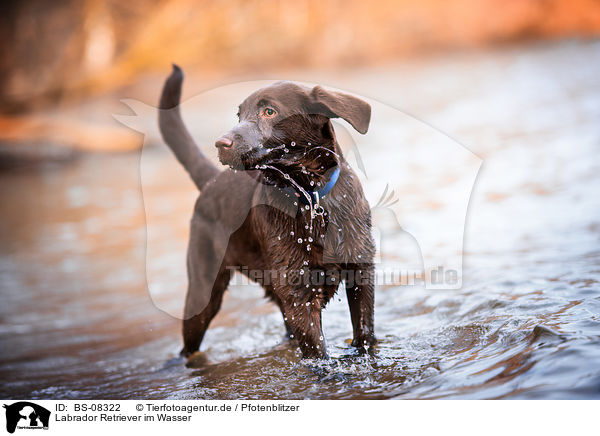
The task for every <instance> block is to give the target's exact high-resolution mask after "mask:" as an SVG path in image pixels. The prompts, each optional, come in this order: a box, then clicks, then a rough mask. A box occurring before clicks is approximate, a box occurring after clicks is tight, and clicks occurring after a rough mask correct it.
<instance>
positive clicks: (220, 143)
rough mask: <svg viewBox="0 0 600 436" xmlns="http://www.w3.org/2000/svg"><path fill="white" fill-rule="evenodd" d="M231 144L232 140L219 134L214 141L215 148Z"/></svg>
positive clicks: (227, 146) (226, 146) (228, 146)
mask: <svg viewBox="0 0 600 436" xmlns="http://www.w3.org/2000/svg"><path fill="white" fill-rule="evenodd" d="M232 145H233V141H232V140H231V139H229V138H226V137H225V136H221V137H220V138H219V139H217V142H215V147H217V148H231V146H232Z"/></svg>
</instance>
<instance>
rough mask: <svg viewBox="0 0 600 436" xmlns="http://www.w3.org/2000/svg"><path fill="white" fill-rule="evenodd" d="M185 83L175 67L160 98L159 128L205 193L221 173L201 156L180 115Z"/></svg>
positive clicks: (181, 74)
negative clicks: (205, 186)
mask: <svg viewBox="0 0 600 436" xmlns="http://www.w3.org/2000/svg"><path fill="white" fill-rule="evenodd" d="M182 83H183V71H181V68H179V67H178V66H177V65H175V64H173V71H172V72H171V75H170V76H169V77H168V79H167V80H166V82H165V85H164V87H163V90H162V95H161V97H160V105H159V111H158V126H159V128H160V133H161V135H162V137H163V140H164V141H165V142H166V143H167V145H168V146H169V148H170V149H171V150H173V153H174V154H175V157H177V160H178V161H179V162H180V163H181V165H183V167H184V168H185V169H186V171H187V172H188V173H189V175H190V177H191V178H192V180H193V181H194V183H195V184H196V186H197V187H198V189H202V188H203V187H204V185H206V183H207V182H208V181H209V180H211V179H212V178H214V177H215V176H216V175H217V174H218V173H219V170H218V169H217V167H216V166H215V165H213V164H212V163H211V162H210V161H209V160H208V159H207V158H206V156H204V154H202V152H201V151H200V149H199V148H198V146H197V145H196V143H195V142H194V140H193V139H192V137H191V135H190V133H189V132H188V130H187V128H186V127H185V124H184V123H183V119H182V118H181V113H180V111H179V100H180V99H181V84H182Z"/></svg>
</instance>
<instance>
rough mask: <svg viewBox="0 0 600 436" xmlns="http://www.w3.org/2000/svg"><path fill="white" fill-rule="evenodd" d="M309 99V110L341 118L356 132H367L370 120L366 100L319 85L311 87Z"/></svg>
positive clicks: (369, 106) (329, 116)
mask: <svg viewBox="0 0 600 436" xmlns="http://www.w3.org/2000/svg"><path fill="white" fill-rule="evenodd" d="M309 100H310V107H309V109H310V110H311V111H315V113H320V114H323V115H325V116H327V117H328V118H338V117H339V118H343V119H344V120H346V121H348V122H349V123H350V125H352V127H354V128H355V129H356V131H357V132H359V133H362V134H363V135H364V134H365V133H367V130H368V129H369V122H370V121H371V105H369V103H367V102H366V101H363V100H361V99H360V98H356V97H353V96H351V95H348V94H343V93H341V92H335V91H327V90H325V89H323V88H322V87H320V86H315V87H314V88H313V89H312V91H311V92H310V95H309Z"/></svg>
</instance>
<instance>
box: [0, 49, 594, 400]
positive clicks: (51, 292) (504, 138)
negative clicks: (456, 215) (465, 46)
mask: <svg viewBox="0 0 600 436" xmlns="http://www.w3.org/2000/svg"><path fill="white" fill-rule="evenodd" d="M592 60H596V62H593V61H592ZM598 60H600V44H598V43H594V42H592V43H590V42H588V43H583V42H570V43H560V44H553V45H542V46H530V47H522V48H511V49H503V50H497V51H495V52H488V53H479V54H478V53H471V54H465V55H458V56H453V57H447V58H440V59H433V60H426V61H418V62H417V61H415V62H412V63H407V64H404V65H399V66H397V67H386V68H380V69H369V70H363V71H357V72H355V73H352V74H350V73H347V74H346V75H344V76H343V77H331V76H327V75H326V74H325V73H323V74H322V75H321V76H319V77H320V78H322V81H323V82H324V83H331V84H335V86H337V87H339V88H346V89H351V90H355V91H356V92H359V91H358V90H359V89H362V90H368V92H370V95H369V96H370V97H372V98H375V99H377V98H379V99H380V100H382V101H385V102H387V103H388V104H395V105H396V107H399V108H401V109H404V110H406V111H408V112H410V113H412V114H414V115H416V116H417V117H418V118H421V119H423V120H425V121H426V122H427V123H429V124H431V125H434V126H436V127H438V128H439V129H441V130H442V131H444V132H446V133H448V134H449V135H450V136H452V137H454V138H456V139H457V140H459V141H460V142H461V143H463V144H465V145H466V146H467V147H469V148H470V149H471V150H472V151H473V152H474V153H476V154H477V155H478V156H480V157H481V158H482V159H483V166H482V168H481V171H480V173H479V176H478V179H477V183H476V184H475V189H474V191H473V194H472V197H471V201H470V208H469V215H468V219H467V225H466V227H465V235H464V239H465V245H464V251H465V253H464V264H463V271H462V278H463V286H462V288H461V289H460V290H426V289H423V288H422V287H419V286H380V287H378V289H377V292H376V309H375V316H376V317H375V319H376V334H377V337H378V339H379V340H380V343H379V345H378V346H377V349H376V353H375V355H374V356H358V355H356V353H355V352H354V350H353V349H352V348H351V347H349V345H348V344H347V340H348V339H350V335H351V327H350V320H349V315H348V311H347V308H346V302H345V295H344V293H339V295H338V296H337V297H336V298H335V300H334V301H333V302H332V303H331V304H330V305H329V307H328V308H327V309H326V311H325V313H324V330H325V336H326V339H327V344H328V350H329V353H330V355H331V356H332V358H331V359H330V360H328V361H323V362H317V363H315V362H306V361H301V360H300V359H299V356H298V353H297V351H296V350H295V349H294V347H292V345H291V344H290V343H288V342H285V341H284V340H283V336H284V328H283V325H282V322H281V315H280V314H279V313H278V311H277V309H276V308H275V306H273V305H272V304H271V303H268V302H266V300H264V299H263V298H262V291H261V290H260V289H259V288H258V287H256V286H252V285H249V286H246V285H234V286H232V287H231V288H230V291H229V292H228V293H227V294H226V297H225V301H224V304H223V308H222V310H221V312H220V313H219V315H218V316H217V318H216V319H215V320H214V322H213V324H212V325H211V329H210V330H209V331H208V333H207V336H206V338H205V341H204V343H203V346H202V350H203V353H202V355H201V357H200V358H199V360H198V361H197V362H195V365H194V366H195V367H194V368H186V367H185V366H184V364H183V362H182V361H181V360H180V359H179V358H178V357H177V353H178V351H179V348H180V335H179V320H177V319H176V318H174V317H172V316H170V315H168V314H167V313H177V312H178V311H179V310H180V308H181V304H182V296H181V290H182V288H183V287H184V285H185V277H182V276H181V274H180V271H181V267H182V265H181V264H180V260H181V259H182V253H183V252H184V251H185V246H186V235H187V229H186V222H187V221H188V217H189V215H190V211H191V208H192V204H193V201H194V195H195V193H194V191H193V188H192V187H191V186H190V183H189V182H188V181H187V180H186V176H185V174H184V173H183V171H182V170H181V168H180V167H179V166H178V165H177V164H176V163H175V162H174V159H173V158H172V157H171V156H170V155H169V153H168V152H167V151H166V150H165V149H164V148H163V147H156V148H150V149H149V150H148V154H146V155H145V157H144V159H145V164H144V165H146V168H145V171H147V172H146V174H147V175H148V178H147V180H146V181H145V186H144V190H145V194H146V197H144V198H143V199H142V195H141V189H140V188H141V186H140V171H139V168H140V164H139V163H140V157H139V155H137V154H131V155H112V156H111V155H106V156H98V155H96V156H87V157H83V158H81V159H79V160H77V161H76V162H72V163H68V164H56V165H51V164H48V165H45V166H43V167H38V168H35V169H18V170H11V171H7V172H4V173H2V174H0V198H2V214H1V216H0V284H1V299H2V305H1V306H0V321H1V324H0V349H1V350H2V351H1V353H2V357H1V362H0V375H1V378H2V384H1V385H0V397H7V398H32V399H36V398H53V399H59V398H74V399H75V398H80V399H81V398H155V399H156V398H172V399H193V398H208V399H216V398H221V399H238V398H253V399H272V398H288V399H303V398H313V399H334V398H373V399H376V398H568V399H571V398H580V399H591V398H595V399H598V398H600V284H599V283H600V214H599V211H600V195H598V194H599V191H600V155H599V154H598V151H599V149H600V127H599V121H600V80H599V79H598V78H599V77H600V62H597V61H598ZM390 83H397V85H396V86H393V87H390V86H389V85H390ZM384 84H386V86H384ZM408 133H409V134H410V132H408ZM374 134H375V135H377V134H379V137H380V138H381V137H383V138H385V137H386V135H388V134H389V132H385V131H383V132H382V131H380V132H379V133H377V132H375V133H374ZM409 134H408V137H410V135H409ZM384 142H385V141H384ZM426 146H427V144H420V143H419V142H418V138H414V142H412V143H411V144H402V145H394V147H395V148H393V149H390V144H387V145H386V144H384V145H382V146H377V147H373V148H372V149H370V150H369V151H368V152H364V153H363V154H364V155H365V156H366V157H365V159H366V160H369V159H372V160H373V162H375V165H376V168H377V171H376V174H373V175H372V177H371V178H370V179H368V180H365V181H364V183H365V189H366V191H367V192H370V191H373V192H376V194H374V195H373V197H374V198H377V193H378V192H380V191H378V189H379V188H380V186H381V184H386V183H390V184H391V186H392V187H393V188H394V189H395V190H396V192H397V196H398V197H399V198H400V200H401V201H400V202H399V205H398V208H399V209H397V212H396V214H397V216H398V217H399V221H400V222H401V224H404V220H405V219H406V220H410V216H411V215H414V214H418V215H419V217H420V218H422V219H421V222H422V226H424V227H425V228H429V229H431V234H432V239H433V245H434V246H436V244H437V246H439V248H440V250H443V249H444V248H447V247H446V245H447V244H448V238H447V235H444V232H443V229H439V228H436V227H435V226H434V227H431V226H432V223H434V222H435V221H434V218H435V217H437V218H439V216H440V215H441V216H446V215H445V214H450V213H451V211H449V210H448V209H449V208H450V207H451V205H444V204H437V203H436V202H433V201H428V200H430V199H428V198H427V192H425V190H424V188H422V186H421V185H422V183H421V181H424V180H429V179H430V178H431V177H435V176H436V175H437V174H438V172H439V167H436V166H431V165H429V166H426V165H424V164H423V161H420V160H419V159H420V157H419V156H418V150H419V149H422V148H424V147H426ZM400 147H406V148H402V149H401V150H400V151H398V148H400ZM415 149H416V151H415ZM207 150H210V147H207ZM406 150H412V152H410V153H409V152H407V151H406ZM209 152H210V153H213V154H214V152H211V151H209ZM390 156H393V157H395V159H391V158H390ZM427 158H428V157H427V156H425V158H424V159H427ZM399 161H406V162H408V164H409V168H408V170H407V171H409V172H410V171H412V172H410V174H409V176H407V172H405V171H397V169H398V168H399V165H400V164H399ZM410 165H412V167H410ZM462 170H463V169H462V168H460V167H456V168H454V169H451V170H449V172H446V173H444V174H443V176H444V178H445V179H444V180H453V177H454V176H456V175H457V174H460V173H461V171H462ZM380 175H381V176H380ZM143 201H144V202H145V203H146V204H147V205H150V204H154V205H158V206H153V207H154V212H153V214H152V220H151V221H149V222H148V225H149V226H151V227H152V231H153V232H154V233H153V235H154V237H155V239H154V240H153V241H154V242H153V244H155V245H154V246H153V248H154V249H155V250H156V251H155V252H156V253H158V255H159V256H158V257H155V258H153V259H149V262H150V263H153V264H154V265H155V269H154V271H155V272H158V274H163V275H164V277H165V278H166V279H165V280H164V281H165V282H166V283H172V288H171V287H169V286H166V287H164V288H162V289H159V290H158V291H157V293H156V294H154V295H153V296H152V297H153V298H154V302H153V300H152V299H151V298H150V296H149V293H148V291H147V290H146V278H145V268H146V258H145V256H146V215H145V211H144V202H143ZM428 216H429V217H431V216H433V217H434V218H427V217H428ZM448 216H449V215H448ZM407 222H408V221H407ZM390 229H391V230H390ZM390 229H387V230H388V233H387V234H388V235H390V232H392V234H391V236H390V238H391V240H392V241H393V243H388V244H386V245H385V247H382V258H384V259H395V260H396V261H397V262H400V263H406V264H409V263H410V262H411V261H412V260H413V254H411V253H413V251H411V250H410V249H407V248H406V246H405V245H402V241H404V239H402V238H400V236H401V235H400V233H402V232H401V231H400V230H398V229H397V228H396V227H394V226H391V227H390ZM394 229H396V230H394ZM394 231H396V232H397V234H393V232H394ZM395 237H397V239H396V238H395ZM406 245H410V242H407V243H406ZM156 265H158V266H161V267H162V268H163V269H162V270H161V269H160V268H158V267H156ZM161 271H162V273H161ZM175 272H177V273H175ZM157 306H158V307H160V309H162V310H159V309H158V308H157ZM165 312H167V313H165Z"/></svg>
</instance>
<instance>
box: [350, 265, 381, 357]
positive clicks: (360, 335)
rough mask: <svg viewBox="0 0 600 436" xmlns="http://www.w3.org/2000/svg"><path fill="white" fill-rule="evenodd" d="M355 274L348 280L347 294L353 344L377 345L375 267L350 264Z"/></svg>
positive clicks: (359, 346)
mask: <svg viewBox="0 0 600 436" xmlns="http://www.w3.org/2000/svg"><path fill="white" fill-rule="evenodd" d="M349 270H350V271H352V272H353V273H354V274H352V275H351V277H349V278H348V279H347V280H346V296H347V297H348V306H349V307H350V318H351V320H352V330H353V339H352V346H354V347H358V348H366V349H367V350H368V348H369V347H370V346H372V345H375V343H376V340H375V330H374V325H373V306H374V303H375V268H374V266H373V265H371V264H355V265H351V266H349Z"/></svg>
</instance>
